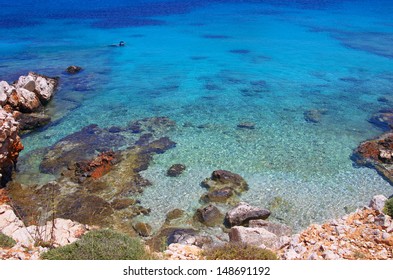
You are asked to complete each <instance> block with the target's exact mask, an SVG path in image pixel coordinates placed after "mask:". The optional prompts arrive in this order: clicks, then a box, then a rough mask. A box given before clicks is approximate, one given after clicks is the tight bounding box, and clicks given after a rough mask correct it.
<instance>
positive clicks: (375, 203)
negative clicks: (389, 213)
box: [369, 195, 388, 212]
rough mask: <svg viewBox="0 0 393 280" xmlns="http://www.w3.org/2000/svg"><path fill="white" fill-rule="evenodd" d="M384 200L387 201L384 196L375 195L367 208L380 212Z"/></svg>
mask: <svg viewBox="0 0 393 280" xmlns="http://www.w3.org/2000/svg"><path fill="white" fill-rule="evenodd" d="M386 200H388V199H387V198H386V197H385V196H384V195H376V196H374V197H373V198H372V199H371V201H370V204H369V206H370V207H371V208H372V209H374V210H378V211H379V212H382V210H383V207H384V206H385V202H386Z"/></svg>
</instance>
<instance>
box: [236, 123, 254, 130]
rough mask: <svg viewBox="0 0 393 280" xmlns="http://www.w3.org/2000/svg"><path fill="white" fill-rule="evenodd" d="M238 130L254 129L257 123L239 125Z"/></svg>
mask: <svg viewBox="0 0 393 280" xmlns="http://www.w3.org/2000/svg"><path fill="white" fill-rule="evenodd" d="M237 127H238V128H246V129H254V128H255V123H253V122H242V123H239V124H238V125H237Z"/></svg>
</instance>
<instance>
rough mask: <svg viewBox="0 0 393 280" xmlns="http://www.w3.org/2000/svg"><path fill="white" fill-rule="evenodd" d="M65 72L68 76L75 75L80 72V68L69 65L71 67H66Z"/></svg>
mask: <svg viewBox="0 0 393 280" xmlns="http://www.w3.org/2000/svg"><path fill="white" fill-rule="evenodd" d="M66 71H67V73H68V74H76V73H79V72H80V71H82V67H80V66H75V65H71V66H68V67H67V69H66Z"/></svg>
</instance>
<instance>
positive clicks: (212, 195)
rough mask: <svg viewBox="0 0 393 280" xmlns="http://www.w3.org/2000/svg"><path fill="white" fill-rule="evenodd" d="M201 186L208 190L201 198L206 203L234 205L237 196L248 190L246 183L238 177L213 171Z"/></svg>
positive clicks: (229, 173)
mask: <svg viewBox="0 0 393 280" xmlns="http://www.w3.org/2000/svg"><path fill="white" fill-rule="evenodd" d="M201 185H202V186H203V187H205V188H207V189H208V192H207V193H205V194H203V195H202V197H201V200H202V201H204V202H207V203H208V202H219V203H230V204H234V203H235V201H236V199H237V196H238V195H240V194H241V193H242V192H244V191H246V190H248V184H247V182H246V181H245V180H244V179H243V178H242V177H241V176H240V175H238V174H235V173H232V172H229V171H226V170H216V171H213V173H212V175H211V177H210V178H206V179H205V180H203V181H202V183H201Z"/></svg>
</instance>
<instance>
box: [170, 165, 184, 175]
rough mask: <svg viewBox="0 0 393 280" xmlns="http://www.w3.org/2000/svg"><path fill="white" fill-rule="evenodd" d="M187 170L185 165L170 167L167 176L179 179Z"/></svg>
mask: <svg viewBox="0 0 393 280" xmlns="http://www.w3.org/2000/svg"><path fill="white" fill-rule="evenodd" d="M184 170H186V166H185V165H183V164H174V165H172V166H171V167H169V169H168V171H167V172H166V175H167V176H169V177H177V176H179V175H181V174H182V173H183V171H184Z"/></svg>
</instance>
